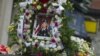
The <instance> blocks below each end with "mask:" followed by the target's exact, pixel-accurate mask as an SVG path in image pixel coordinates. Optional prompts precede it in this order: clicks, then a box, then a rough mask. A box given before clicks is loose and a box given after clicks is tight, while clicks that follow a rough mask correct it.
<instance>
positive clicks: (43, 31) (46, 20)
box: [32, 13, 54, 40]
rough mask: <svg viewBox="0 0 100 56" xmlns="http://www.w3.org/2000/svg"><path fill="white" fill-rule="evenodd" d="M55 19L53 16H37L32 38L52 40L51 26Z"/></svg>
mask: <svg viewBox="0 0 100 56" xmlns="http://www.w3.org/2000/svg"><path fill="white" fill-rule="evenodd" d="M53 17H54V16H53V15H51V14H48V15H47V14H44V13H39V14H38V15H36V16H35V20H34V23H33V33H32V36H33V37H36V38H38V39H47V40H48V39H50V38H51V37H52V34H51V27H50V25H51V21H52V19H53Z"/></svg>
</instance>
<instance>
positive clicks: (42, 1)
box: [39, 0, 49, 4]
mask: <svg viewBox="0 0 100 56" xmlns="http://www.w3.org/2000/svg"><path fill="white" fill-rule="evenodd" d="M39 1H40V2H41V3H43V4H45V3H48V1H49V0H39Z"/></svg>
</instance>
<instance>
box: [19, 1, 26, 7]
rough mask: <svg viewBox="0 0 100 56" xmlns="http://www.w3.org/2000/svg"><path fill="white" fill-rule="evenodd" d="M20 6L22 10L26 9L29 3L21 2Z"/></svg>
mask: <svg viewBox="0 0 100 56" xmlns="http://www.w3.org/2000/svg"><path fill="white" fill-rule="evenodd" d="M19 5H20V7H21V8H25V7H26V5H27V3H26V2H20V3H19Z"/></svg>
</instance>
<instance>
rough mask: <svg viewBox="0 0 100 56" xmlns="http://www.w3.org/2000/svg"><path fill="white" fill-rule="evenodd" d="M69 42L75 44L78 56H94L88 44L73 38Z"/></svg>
mask: <svg viewBox="0 0 100 56" xmlns="http://www.w3.org/2000/svg"><path fill="white" fill-rule="evenodd" d="M71 40H72V41H74V42H76V43H77V47H78V49H77V51H78V53H77V55H78V56H95V55H94V53H93V49H92V47H91V46H90V43H89V42H87V41H85V40H84V39H80V38H79V37H74V36H72V37H71Z"/></svg>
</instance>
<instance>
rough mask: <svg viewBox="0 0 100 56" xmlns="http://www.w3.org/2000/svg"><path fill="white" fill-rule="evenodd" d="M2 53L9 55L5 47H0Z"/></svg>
mask: <svg viewBox="0 0 100 56" xmlns="http://www.w3.org/2000/svg"><path fill="white" fill-rule="evenodd" d="M0 53H2V54H7V53H8V52H7V49H6V47H5V46H4V45H0Z"/></svg>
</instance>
